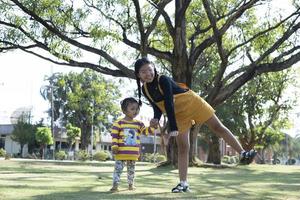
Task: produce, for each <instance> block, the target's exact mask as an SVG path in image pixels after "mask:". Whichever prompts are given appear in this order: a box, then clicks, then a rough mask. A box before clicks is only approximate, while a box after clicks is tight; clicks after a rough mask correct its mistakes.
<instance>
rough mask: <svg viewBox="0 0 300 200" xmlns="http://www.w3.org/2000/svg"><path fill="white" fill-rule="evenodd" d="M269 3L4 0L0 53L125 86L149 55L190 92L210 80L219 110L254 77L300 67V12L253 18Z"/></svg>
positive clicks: (247, 0)
mask: <svg viewBox="0 0 300 200" xmlns="http://www.w3.org/2000/svg"><path fill="white" fill-rule="evenodd" d="M272 2H273V1H264V0H225V1H224V0H222V1H221V0H214V1H208V0H201V1H200V0H194V1H191V0H173V1H172V0H163V1H138V0H113V1H112V0H109V1H102V0H82V1H63V0H43V1H40V0H30V1H29V0H19V1H18V0H1V1H0V11H1V12H0V13H1V14H0V26H1V29H0V50H1V51H3V52H4V51H7V50H12V49H22V50H23V51H25V52H28V53H31V54H34V55H36V56H38V57H41V58H43V59H46V60H49V61H51V62H53V63H56V64H59V65H69V66H79V67H85V68H91V69H93V70H95V71H98V72H100V73H103V74H108V75H112V76H121V77H129V78H133V77H134V76H133V71H132V70H131V65H130V63H132V58H136V56H138V55H143V56H144V55H151V56H153V57H155V58H156V60H157V61H161V62H160V63H161V64H165V65H167V66H168V70H169V71H170V72H171V73H172V75H173V77H174V78H175V79H176V80H177V81H181V82H185V83H187V84H188V85H191V84H192V81H193V80H192V79H193V75H195V74H197V73H202V72H204V71H205V72H206V73H208V72H209V73H212V74H213V76H212V78H211V79H210V80H208V83H211V84H207V85H206V86H207V87H208V88H207V91H206V94H207V96H208V97H207V100H208V101H209V102H210V103H211V104H212V105H218V104H220V103H222V102H223V101H224V100H226V99H227V98H228V97H229V96H231V95H232V94H234V92H235V91H236V90H238V89H239V88H240V87H242V86H243V85H244V84H245V83H246V82H247V81H249V80H251V79H252V78H253V77H255V76H258V75H260V74H262V73H266V72H271V71H280V70H283V69H286V68H289V67H291V66H292V65H294V64H295V63H297V62H298V61H299V59H300V52H299V41H298V39H297V38H298V37H297V35H298V33H299V27H300V22H299V19H298V18H299V4H298V2H297V1H294V2H293V5H291V6H290V12H289V13H283V12H282V11H280V10H277V11H274V10H272V11H273V12H272V13H271V12H264V13H265V14H263V15H262V12H258V10H259V9H261V10H263V11H265V10H264V9H267V8H272V6H271V5H272ZM116 47H117V48H116ZM41 50H43V51H46V52H48V53H50V54H51V56H45V53H44V52H43V51H41ZM85 55H90V56H91V57H93V58H95V59H93V60H94V62H92V61H90V60H91V59H87V57H85ZM55 57H56V58H59V59H56V58H55ZM128 60H130V62H129V63H128Z"/></svg>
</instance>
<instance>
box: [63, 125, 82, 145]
mask: <svg viewBox="0 0 300 200" xmlns="http://www.w3.org/2000/svg"><path fill="white" fill-rule="evenodd" d="M66 129H67V136H68V141H69V145H70V147H71V146H72V145H73V144H74V142H75V140H76V138H80V136H81V129H80V128H78V127H74V126H72V124H70V123H69V124H67V126H66Z"/></svg>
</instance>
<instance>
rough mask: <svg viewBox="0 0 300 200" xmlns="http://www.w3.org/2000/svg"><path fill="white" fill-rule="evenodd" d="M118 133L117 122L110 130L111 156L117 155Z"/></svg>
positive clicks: (118, 126)
mask: <svg viewBox="0 0 300 200" xmlns="http://www.w3.org/2000/svg"><path fill="white" fill-rule="evenodd" d="M119 133H120V124H119V123H118V122H115V123H114V124H113V126H112V128H111V137H112V146H111V150H112V152H113V154H116V153H118V149H119Z"/></svg>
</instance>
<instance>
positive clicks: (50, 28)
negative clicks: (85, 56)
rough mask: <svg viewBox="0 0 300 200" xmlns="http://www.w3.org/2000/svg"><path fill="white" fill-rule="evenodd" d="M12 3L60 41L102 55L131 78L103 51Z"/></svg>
mask: <svg viewBox="0 0 300 200" xmlns="http://www.w3.org/2000/svg"><path fill="white" fill-rule="evenodd" d="M11 1H12V2H14V3H15V4H16V5H17V6H18V7H19V8H20V9H21V10H23V11H24V12H25V13H26V14H28V15H30V16H31V17H33V19H35V20H36V21H37V22H39V23H40V24H42V25H43V26H44V27H45V28H47V29H48V30H49V31H50V32H52V33H53V34H55V35H56V36H58V37H59V38H60V39H62V40H63V41H66V42H68V43H70V44H72V45H74V46H76V47H78V48H81V49H84V50H86V51H88V52H91V53H95V54H97V55H100V56H101V57H103V58H105V59H106V60H107V61H108V62H110V63H111V64H113V65H114V66H116V67H117V68H119V69H120V70H121V71H123V72H124V74H126V75H127V76H128V77H130V76H131V71H130V70H129V69H128V68H127V67H126V66H124V65H123V64H122V63H120V62H118V61H117V60H116V59H114V58H113V57H111V56H110V55H109V54H108V53H107V52H105V51H103V50H101V49H96V48H93V47H91V46H88V45H85V44H82V43H80V42H78V41H76V40H73V39H71V38H69V37H67V36H66V35H64V34H62V33H61V32H60V31H59V30H58V29H56V28H55V27H52V26H50V25H49V24H48V23H47V22H46V21H45V20H43V19H42V18H41V17H39V16H38V15H36V14H35V13H34V12H32V11H30V10H29V9H27V8H26V7H25V6H24V5H23V4H22V3H20V2H19V1H17V0H11Z"/></svg>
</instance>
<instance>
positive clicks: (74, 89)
mask: <svg viewBox="0 0 300 200" xmlns="http://www.w3.org/2000/svg"><path fill="white" fill-rule="evenodd" d="M47 80H49V82H51V87H43V88H42V91H41V94H42V96H43V97H44V98H45V99H47V100H48V101H51V98H52V97H51V90H52V89H53V101H54V113H55V114H54V121H56V120H58V119H59V116H61V117H62V118H61V119H59V120H62V121H63V124H65V125H66V124H67V123H71V124H72V125H73V126H76V127H79V128H80V129H81V147H82V148H87V145H88V144H89V141H90V137H91V128H92V126H96V127H98V126H100V125H99V124H101V126H105V127H106V128H107V129H109V127H110V125H111V122H110V120H109V118H112V119H115V118H116V117H117V116H118V115H119V114H120V109H119V105H118V104H119V99H120V96H121V93H120V89H119V87H120V84H119V83H116V82H115V81H113V80H106V79H104V77H103V76H102V75H101V74H99V73H98V74H97V73H96V72H95V71H92V70H87V69H85V70H84V71H83V72H81V73H75V72H70V73H68V74H62V73H56V74H53V76H51V77H48V78H47ZM48 113H49V115H50V116H51V110H49V112H48Z"/></svg>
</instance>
